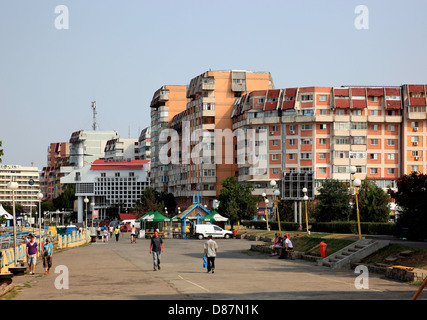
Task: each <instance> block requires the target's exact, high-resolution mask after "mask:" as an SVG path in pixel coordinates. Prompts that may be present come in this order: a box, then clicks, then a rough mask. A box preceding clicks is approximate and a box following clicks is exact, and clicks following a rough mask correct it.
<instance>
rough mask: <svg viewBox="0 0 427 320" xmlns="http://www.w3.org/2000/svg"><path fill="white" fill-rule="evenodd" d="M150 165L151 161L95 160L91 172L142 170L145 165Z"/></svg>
mask: <svg viewBox="0 0 427 320" xmlns="http://www.w3.org/2000/svg"><path fill="white" fill-rule="evenodd" d="M148 163H150V160H131V161H111V162H109V161H105V160H102V159H101V160H95V161H94V162H93V163H92V165H91V167H90V169H91V170H110V169H115V170H117V169H130V170H135V169H142V168H143V165H144V164H148Z"/></svg>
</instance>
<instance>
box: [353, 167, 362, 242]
mask: <svg viewBox="0 0 427 320" xmlns="http://www.w3.org/2000/svg"><path fill="white" fill-rule="evenodd" d="M356 172H357V168H356V167H355V166H351V167H350V175H351V184H352V185H353V187H354V194H355V197H356V212H357V227H358V229H359V240H361V239H362V233H361V230H360V216H359V201H358V198H357V195H358V193H359V191H358V190H357V188H359V187H360V186H361V184H362V181H360V179H356V177H355V176H354V175H355V173H356Z"/></svg>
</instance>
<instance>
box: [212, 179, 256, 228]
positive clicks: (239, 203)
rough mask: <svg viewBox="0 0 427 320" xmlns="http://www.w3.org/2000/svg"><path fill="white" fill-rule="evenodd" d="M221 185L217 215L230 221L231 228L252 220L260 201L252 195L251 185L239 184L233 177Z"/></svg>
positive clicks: (223, 181)
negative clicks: (241, 222)
mask: <svg viewBox="0 0 427 320" xmlns="http://www.w3.org/2000/svg"><path fill="white" fill-rule="evenodd" d="M221 185H222V189H221V190H220V192H219V196H218V201H219V206H218V213H219V214H221V215H223V216H225V217H227V218H229V219H230V224H231V227H233V225H234V224H235V223H236V222H238V221H241V220H252V219H253V218H254V216H255V215H256V214H257V203H258V202H259V200H260V197H259V196H253V195H252V191H253V190H254V188H253V186H252V184H250V183H248V184H241V183H239V182H238V181H237V180H236V178H235V177H227V178H225V179H224V180H222V181H221Z"/></svg>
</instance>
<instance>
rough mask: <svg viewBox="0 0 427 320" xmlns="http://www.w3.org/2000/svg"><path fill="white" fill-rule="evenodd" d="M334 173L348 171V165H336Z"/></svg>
mask: <svg viewBox="0 0 427 320" xmlns="http://www.w3.org/2000/svg"><path fill="white" fill-rule="evenodd" d="M334 173H348V166H334Z"/></svg>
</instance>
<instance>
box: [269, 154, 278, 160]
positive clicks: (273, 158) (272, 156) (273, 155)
mask: <svg viewBox="0 0 427 320" xmlns="http://www.w3.org/2000/svg"><path fill="white" fill-rule="evenodd" d="M271 160H279V154H277V153H276V154H272V155H271Z"/></svg>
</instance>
